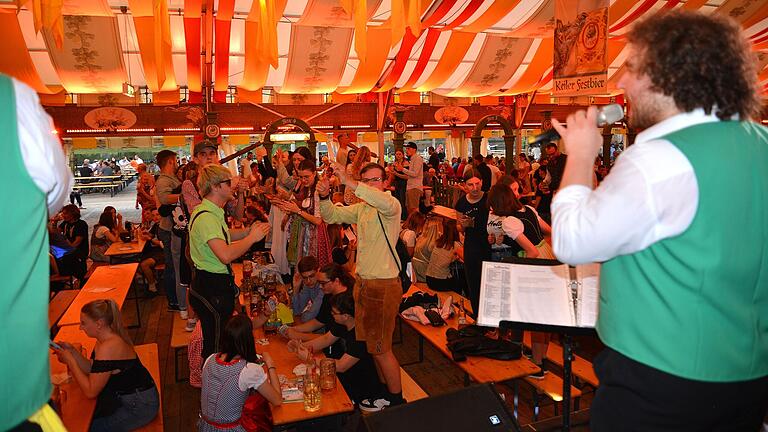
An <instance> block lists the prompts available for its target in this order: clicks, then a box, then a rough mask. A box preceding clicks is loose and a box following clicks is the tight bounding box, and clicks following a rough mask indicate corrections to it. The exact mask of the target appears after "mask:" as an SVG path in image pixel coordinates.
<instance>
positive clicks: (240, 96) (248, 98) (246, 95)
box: [237, 87, 264, 104]
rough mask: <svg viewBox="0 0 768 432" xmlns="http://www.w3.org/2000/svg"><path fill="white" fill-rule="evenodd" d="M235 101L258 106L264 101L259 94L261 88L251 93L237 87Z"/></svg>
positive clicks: (262, 96)
mask: <svg viewBox="0 0 768 432" xmlns="http://www.w3.org/2000/svg"><path fill="white" fill-rule="evenodd" d="M237 101H238V102H247V103H253V104H260V103H262V102H263V101H264V95H263V94H262V92H261V88H259V89H256V90H253V91H252V90H246V89H244V88H242V87H238V88H237Z"/></svg>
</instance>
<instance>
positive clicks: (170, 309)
mask: <svg viewBox="0 0 768 432" xmlns="http://www.w3.org/2000/svg"><path fill="white" fill-rule="evenodd" d="M168 312H181V309H180V308H179V305H174V304H170V305H168Z"/></svg>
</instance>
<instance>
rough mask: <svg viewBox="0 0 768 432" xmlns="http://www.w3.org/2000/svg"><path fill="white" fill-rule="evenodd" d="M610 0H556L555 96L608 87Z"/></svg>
mask: <svg viewBox="0 0 768 432" xmlns="http://www.w3.org/2000/svg"><path fill="white" fill-rule="evenodd" d="M608 3H609V2H608V0H578V1H573V0H556V3H555V41H554V45H555V49H554V59H553V63H552V65H553V66H552V67H553V70H552V75H553V78H554V86H553V96H584V95H600V94H606V93H607V91H608V60H607V59H608V57H607V42H608Z"/></svg>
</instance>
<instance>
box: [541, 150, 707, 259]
mask: <svg viewBox="0 0 768 432" xmlns="http://www.w3.org/2000/svg"><path fill="white" fill-rule="evenodd" d="M697 206H698V185H697V183H696V179H695V176H694V174H693V168H692V167H691V165H690V162H689V161H688V160H687V158H685V156H683V154H682V153H681V152H680V151H679V150H678V149H677V148H676V147H674V146H673V145H672V144H670V143H669V142H667V141H662V140H657V141H655V142H653V143H645V145H644V146H641V148H633V147H630V149H629V150H627V151H626V152H625V153H624V154H623V155H622V156H621V157H620V158H619V159H618V160H617V162H616V165H614V167H613V170H612V171H611V173H610V174H609V175H608V176H607V177H606V178H605V180H604V181H603V182H602V183H601V184H600V186H599V187H598V188H597V189H595V190H591V189H590V188H589V187H587V186H583V185H571V186H567V187H564V188H562V189H560V191H559V192H558V193H557V194H556V195H555V198H554V199H553V201H552V248H553V249H554V252H555V255H556V256H557V258H558V259H559V260H560V261H562V262H565V263H568V264H572V265H575V264H583V263H588V262H603V261H607V260H609V259H611V258H614V257H616V256H619V255H626V254H630V253H634V252H637V251H640V250H643V249H645V248H646V247H648V246H650V245H651V244H652V243H655V242H657V241H659V240H661V239H664V238H667V237H671V236H673V235H677V234H680V233H681V232H683V231H684V230H685V229H687V228H688V226H690V223H691V221H692V220H693V217H694V215H695V213H696V207H697Z"/></svg>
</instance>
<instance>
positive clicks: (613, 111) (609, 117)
mask: <svg viewBox="0 0 768 432" xmlns="http://www.w3.org/2000/svg"><path fill="white" fill-rule="evenodd" d="M623 118H624V108H622V106H621V105H619V104H610V105H606V106H604V107H602V108H600V109H598V110H597V126H598V127H603V126H605V125H609V124H612V123H616V122H617V121H619V120H621V119H623ZM559 139H560V134H559V133H557V131H556V130H555V128H552V129H550V130H548V131H546V132H544V133H543V134H539V135H536V137H535V138H533V141H531V143H530V144H536V143H548V142H551V141H556V140H559Z"/></svg>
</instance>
